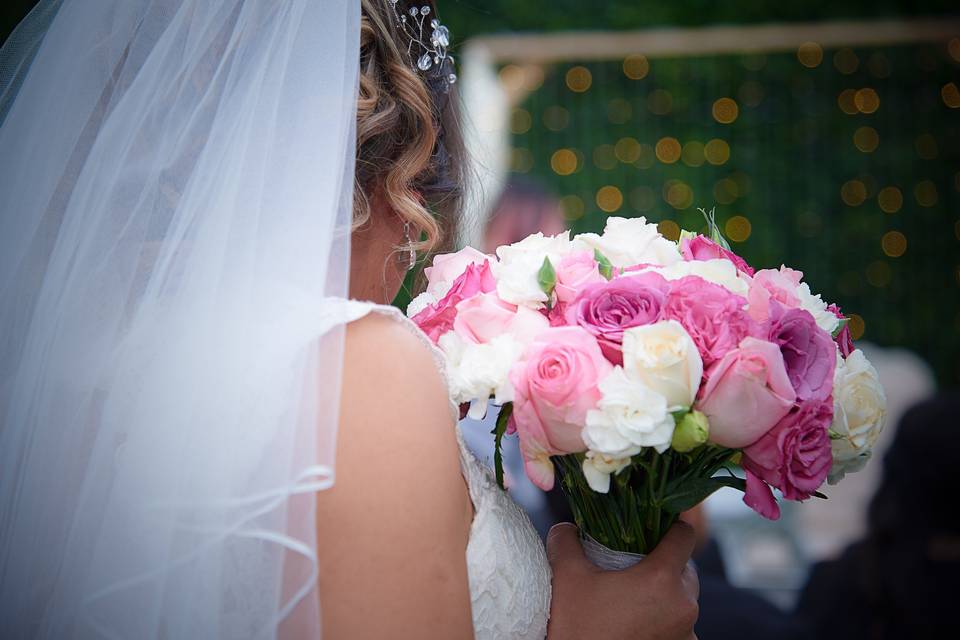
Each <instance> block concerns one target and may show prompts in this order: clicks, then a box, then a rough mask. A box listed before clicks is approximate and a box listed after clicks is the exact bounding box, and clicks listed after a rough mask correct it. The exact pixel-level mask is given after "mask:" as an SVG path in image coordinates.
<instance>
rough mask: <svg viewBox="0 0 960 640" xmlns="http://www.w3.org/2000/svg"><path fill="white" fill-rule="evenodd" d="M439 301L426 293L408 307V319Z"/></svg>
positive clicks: (412, 301)
mask: <svg viewBox="0 0 960 640" xmlns="http://www.w3.org/2000/svg"><path fill="white" fill-rule="evenodd" d="M436 301H437V299H436V297H434V295H433V294H432V293H430V292H429V291H424V292H423V293H421V294H420V295H418V296H417V297H416V298H414V299H413V300H411V301H410V304H408V305H407V317H408V318H412V317H413V316H415V315H417V314H418V313H420V312H421V311H423V310H424V309H426V308H427V307H429V306H430V305H432V304H434V303H436Z"/></svg>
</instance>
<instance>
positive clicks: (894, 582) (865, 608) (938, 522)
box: [797, 391, 960, 640]
mask: <svg viewBox="0 0 960 640" xmlns="http://www.w3.org/2000/svg"><path fill="white" fill-rule="evenodd" d="M958 414H960V393H958V392H957V391H952V392H950V393H943V394H940V395H937V396H935V397H933V398H932V399H929V400H927V401H924V402H921V403H920V404H917V405H915V406H914V407H913V408H912V409H910V410H909V411H908V412H907V413H906V414H905V415H904V417H903V418H902V420H901V421H900V423H899V428H898V429H897V431H896V433H895V434H894V438H893V442H892V444H891V446H890V448H889V449H888V450H887V453H886V455H885V457H884V459H883V476H882V479H881V483H880V487H879V488H878V489H877V492H876V493H875V494H874V497H873V501H872V502H871V504H870V510H869V514H868V528H867V533H866V534H865V536H864V537H863V538H862V539H860V540H859V541H857V542H855V543H854V544H852V545H851V546H849V547H848V548H847V549H846V551H845V552H844V553H843V555H841V556H840V558H838V559H837V560H833V561H829V562H823V563H820V564H817V565H816V566H815V567H814V569H813V571H812V573H811V575H810V579H809V581H808V582H807V585H806V587H805V589H804V591H803V594H802V596H801V598H800V602H799V604H798V607H797V612H798V614H799V615H800V616H802V617H803V618H805V619H806V620H807V621H809V623H810V624H811V626H812V628H813V632H814V634H813V637H816V638H819V639H823V640H828V639H830V638H843V639H844V640H855V639H857V638H870V639H871V640H881V639H887V638H947V637H957V634H958V632H960V620H958V618H957V615H956V612H955V611H954V610H953V606H955V603H956V602H957V600H958V597H960V586H958V584H957V572H958V570H960V513H958V511H957V510H956V509H955V508H953V503H954V500H955V499H954V498H953V496H952V493H951V489H952V487H953V480H954V477H953V473H954V469H955V468H956V452H957V450H958V448H960V429H958V426H960V425H958V418H957V416H958Z"/></svg>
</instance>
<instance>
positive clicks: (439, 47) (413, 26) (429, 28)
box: [387, 0, 457, 91]
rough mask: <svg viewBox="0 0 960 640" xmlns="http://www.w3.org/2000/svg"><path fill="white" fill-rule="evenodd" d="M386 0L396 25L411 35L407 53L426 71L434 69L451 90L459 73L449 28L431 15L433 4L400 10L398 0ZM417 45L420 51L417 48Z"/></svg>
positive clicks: (421, 69)
mask: <svg viewBox="0 0 960 640" xmlns="http://www.w3.org/2000/svg"><path fill="white" fill-rule="evenodd" d="M387 1H388V2H389V3H390V6H391V7H393V15H394V16H395V17H396V19H397V26H398V27H400V29H401V30H402V31H403V32H404V33H405V34H407V36H408V37H409V38H410V43H409V44H408V45H407V53H408V54H409V55H410V59H411V60H412V61H413V64H414V66H416V68H417V69H419V70H420V71H424V72H427V71H430V70H431V69H433V70H434V75H435V76H439V77H440V78H441V80H442V81H443V82H444V84H445V86H444V89H445V90H447V91H449V89H450V85H452V84H455V83H456V81H457V74H455V73H454V72H453V62H454V61H453V56H452V55H450V53H449V52H448V48H449V46H450V31H449V30H448V29H447V28H446V27H445V26H443V25H442V24H441V23H440V20H438V19H437V18H436V17H435V16H434V17H433V18H431V17H430V7H428V6H426V5H424V6H421V7H417V6H412V7H410V8H409V9H407V11H406V12H401V11H400V10H399V9H398V8H397V2H398V0H387ZM428 19H429V20H430V22H429V23H428V22H427V20H428ZM414 45H416V46H417V48H418V49H419V51H416V52H415V51H414Z"/></svg>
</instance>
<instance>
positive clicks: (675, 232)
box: [657, 220, 680, 242]
mask: <svg viewBox="0 0 960 640" xmlns="http://www.w3.org/2000/svg"><path fill="white" fill-rule="evenodd" d="M657 231H659V232H660V235H662V236H663V237H664V238H666V239H667V240H672V241H674V242H676V241H678V240H679V239H680V225H678V224H677V223H676V222H674V221H673V220H661V221H660V222H658V223H657Z"/></svg>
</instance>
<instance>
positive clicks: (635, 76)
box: [623, 54, 650, 80]
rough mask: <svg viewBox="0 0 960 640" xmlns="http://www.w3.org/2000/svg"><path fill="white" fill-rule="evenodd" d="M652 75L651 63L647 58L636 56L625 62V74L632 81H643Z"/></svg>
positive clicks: (629, 57)
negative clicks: (649, 74)
mask: <svg viewBox="0 0 960 640" xmlns="http://www.w3.org/2000/svg"><path fill="white" fill-rule="evenodd" d="M648 73H650V63H649V62H647V58H646V56H642V55H640V54H634V55H632V56H627V57H626V58H625V59H624V61H623V74H624V75H625V76H627V77H628V78H630V79H631V80H643V79H644V78H646V77H647V74H648Z"/></svg>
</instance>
